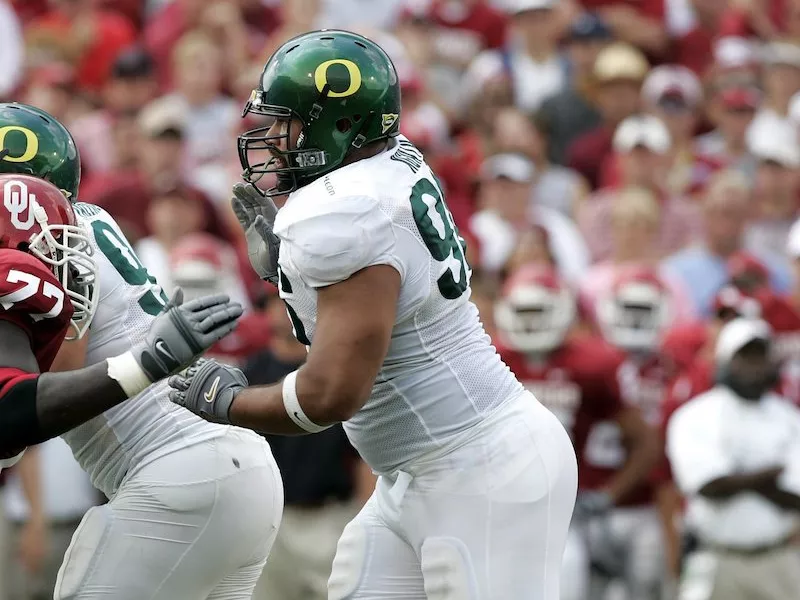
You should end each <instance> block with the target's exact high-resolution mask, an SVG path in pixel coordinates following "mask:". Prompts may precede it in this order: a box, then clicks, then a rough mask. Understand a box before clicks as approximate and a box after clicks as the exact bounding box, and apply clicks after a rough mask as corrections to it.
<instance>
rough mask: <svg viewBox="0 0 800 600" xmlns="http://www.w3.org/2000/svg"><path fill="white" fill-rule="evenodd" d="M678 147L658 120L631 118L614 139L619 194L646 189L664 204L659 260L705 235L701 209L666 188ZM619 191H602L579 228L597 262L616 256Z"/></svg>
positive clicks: (586, 206) (586, 207)
mask: <svg viewBox="0 0 800 600" xmlns="http://www.w3.org/2000/svg"><path fill="white" fill-rule="evenodd" d="M671 147H672V142H671V139H670V135H669V131H667V128H666V126H665V125H664V123H663V122H662V121H661V120H660V119H659V118H658V117H654V116H652V115H634V116H632V117H628V118H627V119H625V120H624V121H623V122H622V123H620V125H619V127H617V130H616V132H615V133H614V140H613V149H614V152H615V154H616V156H615V158H616V160H617V164H618V181H617V182H616V183H617V186H616V187H619V188H625V187H641V188H644V189H646V190H649V191H650V192H651V193H653V194H654V195H655V197H656V198H658V201H659V203H660V205H661V220H660V227H659V236H658V256H666V255H667V254H670V253H672V252H675V251H677V250H680V249H681V248H683V247H684V246H686V245H687V244H689V243H691V242H692V241H694V240H695V239H697V238H698V237H699V235H700V232H701V229H702V223H701V221H700V215H699V212H698V210H697V208H696V207H695V206H694V205H692V204H691V203H690V202H688V201H687V200H686V199H685V198H683V197H681V196H677V195H674V194H671V193H669V192H668V191H667V188H666V178H667V173H668V170H669V158H670V150H671ZM615 198H616V194H615V191H614V188H608V189H605V190H601V191H600V192H598V193H596V194H595V195H593V196H591V197H589V198H588V199H587V200H586V201H585V202H583V203H582V205H581V207H580V209H579V212H578V218H577V221H578V226H579V227H580V229H581V232H582V233H583V236H584V239H585V240H586V242H587V244H588V245H589V250H590V252H591V254H592V258H593V260H594V261H602V260H607V259H608V258H609V257H610V256H611V253H612V248H613V245H612V240H611V238H610V236H609V235H608V234H609V232H610V231H611V229H612V214H613V206H614V200H615Z"/></svg>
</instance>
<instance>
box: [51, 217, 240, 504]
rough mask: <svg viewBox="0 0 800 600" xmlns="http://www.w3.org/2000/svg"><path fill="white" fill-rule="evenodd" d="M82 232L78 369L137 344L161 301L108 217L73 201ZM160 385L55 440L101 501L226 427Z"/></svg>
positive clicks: (154, 285) (158, 290)
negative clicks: (94, 304) (91, 286)
mask: <svg viewBox="0 0 800 600" xmlns="http://www.w3.org/2000/svg"><path fill="white" fill-rule="evenodd" d="M73 206H74V208H75V213H76V215H77V216H78V221H79V222H80V223H82V224H83V225H84V226H85V227H86V228H87V229H88V230H89V232H90V236H89V237H90V239H91V241H92V247H93V249H94V257H95V260H96V261H97V265H98V268H99V273H98V283H99V285H100V293H99V306H98V308H97V313H96V314H95V316H94V320H93V321H92V324H91V327H90V328H89V333H88V335H89V345H88V349H87V353H86V364H87V365H92V364H95V363H98V362H101V361H103V360H105V359H107V358H109V357H111V356H116V355H118V354H122V353H123V352H125V351H126V350H128V349H129V348H130V347H131V346H133V345H134V344H136V343H137V342H139V341H141V340H142V339H144V336H145V334H146V333H147V331H148V330H149V329H150V325H151V324H152V322H153V319H155V317H156V315H158V314H159V313H160V312H161V310H162V309H163V308H164V305H165V304H166V303H167V297H166V296H165V295H164V292H163V291H162V290H161V288H160V287H159V285H158V283H157V282H156V280H155V279H154V278H153V277H152V276H151V275H150V274H149V273H148V272H147V269H146V268H145V267H144V265H142V263H141V262H140V261H139V259H138V258H137V257H136V254H135V253H134V252H133V250H132V249H131V246H130V244H129V243H128V241H127V240H126V239H125V236H124V235H123V233H122V231H121V230H120V228H119V226H118V225H117V224H116V222H114V219H112V218H111V216H110V215H109V214H108V213H106V212H105V211H104V210H103V209H102V208H99V207H97V206H94V205H91V204H84V203H82V202H76V203H75V204H74V205H73ZM168 392H169V387H168V386H167V384H166V382H161V383H157V384H155V385H152V386H150V387H149V388H147V389H146V390H145V391H144V392H142V393H141V394H139V395H138V396H136V397H135V398H132V399H131V400H129V401H127V402H123V403H122V404H120V405H119V406H116V407H114V408H112V409H110V410H108V411H106V412H105V413H104V414H102V415H100V416H99V417H97V418H95V419H92V420H91V421H89V422H88V423H85V424H83V425H81V426H79V427H76V428H75V429H73V430H72V431H70V432H68V433H66V434H64V435H63V436H62V437H63V438H64V440H65V441H66V442H67V444H69V446H70V448H71V449H72V452H73V454H74V455H75V459H76V460H77V461H78V463H80V465H81V467H82V468H83V469H84V471H86V472H87V473H88V474H89V476H90V477H91V480H92V484H93V485H94V486H95V487H96V488H98V489H99V490H100V491H102V492H103V493H104V494H106V495H107V496H109V497H111V496H113V495H114V493H115V492H116V490H117V488H118V487H119V485H120V483H121V482H122V480H123V478H124V477H125V476H126V475H128V474H129V473H130V472H133V471H134V470H136V469H138V468H140V467H142V466H143V465H146V464H148V463H149V462H151V461H153V460H155V459H157V458H158V457H160V456H163V455H165V454H169V453H171V452H174V451H175V450H177V449H179V448H184V447H186V446H189V445H192V444H196V443H198V442H201V441H204V440H208V439H212V438H214V437H217V436H219V435H222V434H223V433H225V430H226V428H225V427H223V426H220V425H215V424H212V423H208V422H207V421H204V420H203V419H201V418H200V417H197V416H195V415H194V414H192V413H190V412H189V411H187V410H184V409H183V408H181V407H179V406H176V405H175V404H173V403H172V402H170V400H169V397H168Z"/></svg>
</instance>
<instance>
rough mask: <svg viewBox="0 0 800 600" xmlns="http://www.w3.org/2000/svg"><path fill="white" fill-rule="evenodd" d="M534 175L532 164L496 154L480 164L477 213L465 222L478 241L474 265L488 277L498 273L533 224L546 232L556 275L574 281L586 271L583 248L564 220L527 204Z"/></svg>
mask: <svg viewBox="0 0 800 600" xmlns="http://www.w3.org/2000/svg"><path fill="white" fill-rule="evenodd" d="M535 174H536V168H535V166H534V165H533V163H532V162H531V161H530V160H529V159H528V158H526V157H525V156H523V155H520V154H496V155H494V156H490V157H489V158H487V159H486V161H485V162H484V164H483V166H482V168H481V185H480V191H479V200H478V201H479V206H480V207H481V210H480V211H479V212H477V213H476V214H475V215H474V216H473V217H472V219H471V220H470V229H471V231H472V233H473V234H474V235H475V237H476V238H477V239H478V245H479V250H480V261H479V262H480V264H481V266H482V267H483V268H484V269H486V270H487V271H488V272H495V273H496V272H499V271H501V270H503V269H504V267H505V265H506V263H507V261H508V260H509V258H510V257H511V254H512V252H513V250H514V248H515V246H516V244H517V241H518V238H519V234H520V232H522V231H525V230H527V229H528V227H529V226H530V225H534V224H536V225H540V226H542V227H543V228H544V229H545V230H546V231H547V235H548V238H549V240H550V244H551V248H552V254H553V256H554V257H555V262H556V265H558V268H559V270H560V271H561V273H562V274H563V275H564V277H565V278H567V279H569V280H572V281H575V280H577V279H578V278H579V277H580V276H581V275H582V274H583V273H584V272H585V270H586V268H587V266H588V256H587V252H586V247H585V244H584V242H583V240H582V239H581V235H580V233H579V232H578V230H577V228H576V227H575V225H574V223H573V222H572V221H571V220H570V219H569V218H567V217H565V216H564V215H563V214H561V213H560V212H558V211H557V210H554V209H552V208H550V207H547V206H539V205H538V204H535V203H532V202H531V194H532V190H533V183H534V180H535Z"/></svg>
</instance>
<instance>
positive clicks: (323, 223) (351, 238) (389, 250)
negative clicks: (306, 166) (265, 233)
mask: <svg viewBox="0 0 800 600" xmlns="http://www.w3.org/2000/svg"><path fill="white" fill-rule="evenodd" d="M292 208H294V207H292ZM305 208H306V210H304V211H303V212H302V214H299V211H290V212H287V213H284V214H283V215H282V214H281V213H279V219H277V220H276V222H275V233H276V235H278V236H279V237H280V238H281V254H280V263H281V264H285V263H287V262H288V263H291V265H292V266H293V270H295V271H297V272H298V273H299V274H300V276H301V277H302V278H303V280H304V281H305V282H306V284H307V285H309V286H310V287H312V288H320V287H325V286H329V285H333V284H334V283H339V282H340V281H344V280H345V279H348V278H349V277H350V276H351V275H353V274H354V273H356V272H358V271H360V270H361V269H365V268H367V267H370V266H373V265H383V264H385V265H390V266H392V267H394V268H395V269H396V270H397V271H398V272H399V273H400V276H401V277H405V268H404V266H403V264H402V262H401V260H400V259H399V258H398V257H397V255H396V252H395V245H396V242H397V239H396V235H395V231H394V228H393V226H392V222H391V220H390V219H389V217H388V216H387V215H386V214H385V213H384V212H383V211H382V210H381V208H380V206H379V205H378V201H377V200H375V199H374V198H371V197H367V196H355V197H352V196H351V197H345V198H336V199H329V200H327V199H326V200H325V201H322V202H320V204H319V205H318V206H315V207H312V208H308V207H305ZM292 213H294V214H292ZM281 216H285V217H286V218H284V219H281V218H280V217H281ZM292 217H295V218H292Z"/></svg>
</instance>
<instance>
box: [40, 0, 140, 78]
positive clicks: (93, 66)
mask: <svg viewBox="0 0 800 600" xmlns="http://www.w3.org/2000/svg"><path fill="white" fill-rule="evenodd" d="M96 4H97V3H96V2H95V1H94V0H52V2H50V5H51V7H52V8H51V9H50V11H48V12H47V13H46V14H44V15H42V16H40V17H37V18H35V19H34V20H33V21H32V22H31V23H29V24H28V26H27V27H26V32H25V33H26V36H25V37H26V46H27V51H28V53H29V60H30V61H31V64H42V63H43V62H49V61H53V60H58V61H64V62H66V63H68V64H71V65H73V66H74V67H75V72H76V79H77V83H78V85H79V86H80V87H81V88H82V89H83V90H84V91H87V92H93V93H99V92H100V89H101V88H102V86H103V84H104V83H105V81H106V79H107V78H108V75H109V73H110V72H111V66H112V65H113V64H114V61H115V60H116V58H117V56H118V55H119V53H120V52H122V50H123V49H125V48H126V47H127V46H129V45H130V44H132V43H133V42H134V40H135V39H136V31H135V29H134V27H133V25H132V24H131V22H130V21H129V20H128V19H127V18H126V17H124V16H123V15H121V14H120V13H118V12H115V11H111V10H103V9H101V8H98V6H97V5H96Z"/></svg>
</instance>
